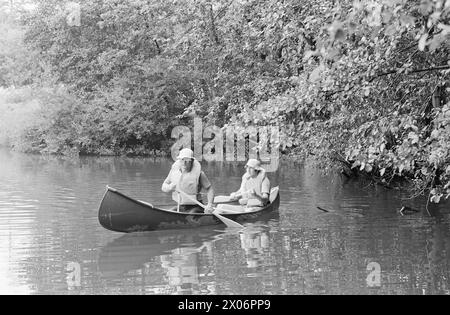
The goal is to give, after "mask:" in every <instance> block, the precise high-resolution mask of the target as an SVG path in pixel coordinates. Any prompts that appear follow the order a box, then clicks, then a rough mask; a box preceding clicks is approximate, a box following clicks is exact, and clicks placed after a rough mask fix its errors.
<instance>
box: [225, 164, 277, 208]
mask: <svg viewBox="0 0 450 315" xmlns="http://www.w3.org/2000/svg"><path fill="white" fill-rule="evenodd" d="M245 168H246V172H245V174H244V175H243V176H242V182H241V187H240V189H239V190H238V191H236V192H233V193H231V194H230V200H239V204H240V205H241V206H234V205H228V204H220V205H218V207H217V209H218V210H221V211H223V212H226V211H227V210H229V212H237V211H239V212H242V211H253V210H257V209H258V208H262V207H264V206H266V205H267V204H268V202H269V195H270V181H269V179H268V178H267V176H266V171H265V170H264V168H262V167H261V162H260V161H258V160H256V159H249V160H248V162H247V164H246V165H245Z"/></svg>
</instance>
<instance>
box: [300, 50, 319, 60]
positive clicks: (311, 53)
mask: <svg viewBox="0 0 450 315" xmlns="http://www.w3.org/2000/svg"><path fill="white" fill-rule="evenodd" d="M313 56H317V51H315V50H308V51H307V52H305V54H304V55H303V61H307V60H308V59H309V58H311V57H313Z"/></svg>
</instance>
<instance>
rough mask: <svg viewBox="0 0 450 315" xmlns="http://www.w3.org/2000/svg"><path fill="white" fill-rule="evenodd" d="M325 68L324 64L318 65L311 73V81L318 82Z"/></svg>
mask: <svg viewBox="0 0 450 315" xmlns="http://www.w3.org/2000/svg"><path fill="white" fill-rule="evenodd" d="M323 70H324V67H323V66H322V65H320V66H318V67H316V68H315V69H314V70H313V71H312V72H311V74H310V75H309V80H310V81H311V82H317V81H319V80H320V76H321V75H322V72H323Z"/></svg>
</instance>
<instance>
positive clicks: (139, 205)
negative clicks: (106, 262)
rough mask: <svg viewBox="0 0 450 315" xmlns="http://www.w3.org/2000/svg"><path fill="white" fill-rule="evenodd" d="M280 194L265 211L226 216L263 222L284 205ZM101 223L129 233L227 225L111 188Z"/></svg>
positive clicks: (238, 219) (205, 216) (233, 218)
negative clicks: (154, 204)
mask: <svg viewBox="0 0 450 315" xmlns="http://www.w3.org/2000/svg"><path fill="white" fill-rule="evenodd" d="M276 191H277V194H276V197H275V198H274V200H272V202H271V203H270V204H269V205H268V206H266V207H265V208H263V209H261V210H258V211H253V212H245V213H238V214H223V216H224V217H227V218H229V219H231V220H233V221H236V222H239V223H244V222H252V221H257V220H262V219H264V218H265V217H267V216H270V214H271V213H272V212H273V211H275V210H277V209H278V207H279V205H280V195H279V193H278V189H276ZM98 220H99V222H100V224H101V225H102V226H103V227H104V228H105V229H108V230H111V231H116V232H125V233H130V232H141V231H156V230H169V229H192V228H196V227H202V226H211V225H223V222H222V221H220V220H219V219H218V218H216V217H215V216H214V215H212V214H197V213H195V214H189V213H183V212H176V211H171V210H164V209H159V208H157V207H153V206H151V205H149V204H147V203H144V202H141V201H138V200H136V199H133V198H131V197H128V196H126V195H124V194H123V193H121V192H119V191H117V190H115V189H113V188H110V187H107V191H106V193H105V195H104V197H103V200H102V202H101V204H100V209H99V213H98Z"/></svg>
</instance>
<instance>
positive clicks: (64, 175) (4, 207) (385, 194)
mask: <svg viewBox="0 0 450 315" xmlns="http://www.w3.org/2000/svg"><path fill="white" fill-rule="evenodd" d="M170 165H171V161H170V160H165V159H143V158H137V159H131V158H90V157H86V158H79V159H73V160H70V159H69V160H68V159H61V158H58V157H45V156H44V157H43V156H32V155H23V154H17V153H10V152H6V151H1V150H0V166H1V167H0V293H8V292H11V293H36V294H48V293H50V294H53V293H63V294H66V293H68V294H94V293H104V294H161V293H162V294H343V293H346V294H406V293H409V294H449V293H450V291H449V290H450V264H449V262H450V216H449V212H450V211H449V210H450V207H449V205H448V203H447V204H441V205H430V207H429V213H430V214H431V216H430V215H429V214H428V211H426V209H425V205H426V202H424V200H423V199H420V198H418V199H415V200H402V199H401V198H403V197H406V196H407V195H406V194H405V193H402V192H397V191H394V190H386V189H384V188H382V187H373V186H370V185H368V184H366V183H362V182H355V181H345V180H342V178H340V177H339V176H334V175H333V176H325V177H324V176H322V175H320V173H319V172H318V171H316V170H313V169H309V168H307V167H303V166H301V165H297V164H292V163H287V162H283V163H282V164H281V167H280V169H279V171H278V172H276V173H270V174H269V178H270V181H271V182H272V183H273V185H280V194H281V204H280V208H279V211H278V212H276V213H275V215H274V217H272V218H271V219H270V220H268V221H265V222H261V223H258V224H247V225H246V227H245V229H243V230H241V231H234V232H230V231H228V230H214V229H210V228H208V229H195V230H192V231H184V230H183V231H166V232H156V233H155V232H152V233H143V234H129V235H128V234H127V235H121V234H118V233H112V232H110V231H107V230H105V229H103V228H102V227H101V226H100V225H99V224H98V220H97V211H98V206H99V202H100V200H101V197H102V194H103V193H104V187H105V186H106V185H111V186H113V187H116V188H118V189H120V190H122V191H123V192H124V193H127V194H129V195H130V196H133V197H135V198H137V199H142V200H148V201H150V202H152V203H155V204H165V203H169V202H170V199H171V198H170V196H167V195H166V194H164V193H162V192H161V189H160V188H161V183H162V181H163V180H164V178H165V176H166V175H167V172H168V170H169V168H170ZM203 166H204V169H205V172H206V173H207V174H208V177H209V178H210V180H211V181H212V183H213V185H214V187H215V190H216V191H217V193H219V194H226V193H229V192H230V191H232V190H235V188H236V187H238V186H239V184H240V179H241V175H242V172H243V169H242V165H241V164H220V163H204V164H203ZM401 205H407V206H412V207H414V208H415V209H418V210H420V212H417V213H413V214H410V215H405V216H401V214H399V213H398V210H399V209H400V208H401ZM318 206H320V207H323V208H325V209H328V210H332V211H330V212H328V213H326V212H323V211H320V210H318V209H317V207H318ZM371 262H375V263H378V264H379V265H380V267H381V277H380V280H381V283H380V285H379V286H375V287H370V286H368V283H367V277H368V274H369V271H368V270H367V266H368V264H370V263H371ZM72 265H74V266H78V265H79V267H80V269H79V270H80V283H79V284H78V283H77V284H76V285H74V286H73V285H72V286H71V285H69V283H68V282H67V276H68V273H69V272H68V270H67V269H68V266H72Z"/></svg>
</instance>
